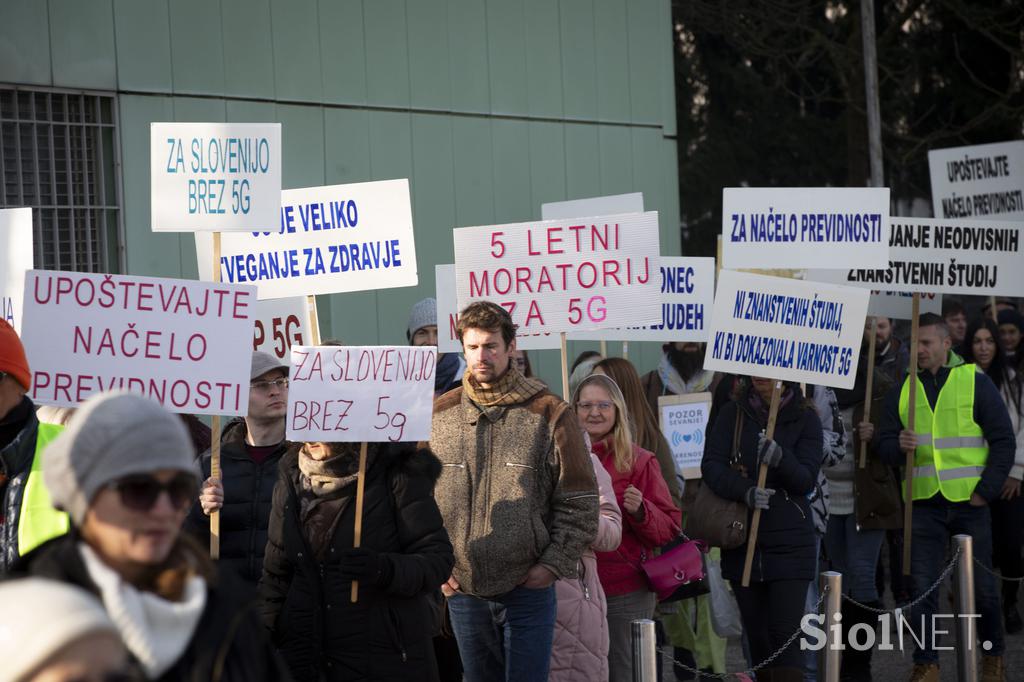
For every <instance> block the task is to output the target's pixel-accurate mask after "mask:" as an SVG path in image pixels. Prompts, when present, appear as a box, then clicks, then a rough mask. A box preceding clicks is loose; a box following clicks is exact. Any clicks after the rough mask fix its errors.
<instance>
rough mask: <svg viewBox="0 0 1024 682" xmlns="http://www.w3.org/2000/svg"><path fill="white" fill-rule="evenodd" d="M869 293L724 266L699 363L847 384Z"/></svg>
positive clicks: (853, 374)
mask: <svg viewBox="0 0 1024 682" xmlns="http://www.w3.org/2000/svg"><path fill="white" fill-rule="evenodd" d="M868 293H869V292H868V291H867V290H865V289H857V288H854V287H842V286H836V285H833V284H822V283H818V282H804V281H801V280H796V279H784V278H781V277H767V276H764V275H754V274H750V273H746V272H735V271H732V270H722V271H721V273H720V274H719V277H718V290H717V291H716V292H715V306H714V311H713V313H712V315H711V342H710V343H709V346H708V352H707V355H706V356H705V358H704V368H705V369H711V370H716V371H721V372H728V373H731V374H745V375H751V376H760V377H767V378H769V379H781V380H783V381H799V382H805V383H808V384H818V385H821V386H834V387H836V388H852V387H853V383H854V378H855V377H856V375H857V360H858V358H859V357H860V345H861V338H862V334H863V330H864V320H865V318H866V316H867V310H868Z"/></svg>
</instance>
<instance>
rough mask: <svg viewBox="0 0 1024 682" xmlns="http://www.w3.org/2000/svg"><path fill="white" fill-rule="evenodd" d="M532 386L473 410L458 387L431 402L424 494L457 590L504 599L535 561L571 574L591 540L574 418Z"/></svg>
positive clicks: (583, 456)
mask: <svg viewBox="0 0 1024 682" xmlns="http://www.w3.org/2000/svg"><path fill="white" fill-rule="evenodd" d="M527 381H532V380H527ZM536 384H537V388H536V392H535V393H534V394H533V395H531V396H530V397H529V398H528V399H526V400H525V401H523V402H519V403H516V404H512V405H495V406H491V407H478V406H477V405H476V404H474V403H473V402H472V401H471V400H470V399H469V397H468V396H467V395H466V394H465V389H464V388H457V389H455V390H454V391H449V392H448V393H446V394H444V395H443V396H441V397H440V398H438V399H437V400H436V401H435V402H434V417H433V426H432V430H431V437H430V443H429V449H431V450H432V451H433V452H434V453H435V454H436V455H437V457H438V459H440V460H441V466H442V470H441V477H440V479H438V481H437V485H436V486H435V488H434V497H435V498H436V499H437V505H438V507H440V509H441V515H442V516H443V517H444V525H445V528H446V529H447V530H448V535H449V537H450V538H451V541H452V546H453V547H454V548H455V569H454V571H453V575H454V577H455V579H456V580H457V581H458V583H459V585H460V591H462V592H464V593H466V594H472V595H475V596H479V597H493V596H497V595H500V594H505V593H506V592H509V591H510V590H512V589H513V588H515V587H516V586H517V585H519V583H520V582H522V580H523V578H524V577H525V576H526V574H527V572H528V571H529V570H530V569H531V568H532V567H533V566H535V565H537V564H543V565H544V566H546V567H548V568H549V569H550V570H551V571H553V572H554V573H555V575H557V576H558V577H559V578H575V577H576V575H577V570H578V566H579V560H580V556H581V555H582V554H583V552H584V551H585V550H586V548H587V547H589V546H590V545H591V543H592V542H593V541H594V536H595V535H596V534H597V518H598V506H599V501H598V495H597V482H596V480H595V479H594V470H593V468H592V467H591V466H590V460H589V459H588V457H587V449H586V446H585V445H584V444H583V436H582V433H581V431H580V426H579V422H578V420H577V419H576V415H575V414H573V411H572V410H571V409H570V408H569V406H568V404H566V403H565V401H563V400H562V399H561V398H558V397H557V396H555V395H552V394H551V393H550V392H548V390H547V389H546V388H545V387H544V386H543V384H540V383H539V382H536ZM421 447H424V448H426V447H428V445H427V444H422V445H421ZM659 477H660V473H659Z"/></svg>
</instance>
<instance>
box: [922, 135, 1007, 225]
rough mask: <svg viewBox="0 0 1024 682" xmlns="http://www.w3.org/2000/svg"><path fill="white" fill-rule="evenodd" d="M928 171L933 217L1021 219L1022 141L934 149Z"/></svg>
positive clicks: (929, 160)
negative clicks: (929, 174)
mask: <svg viewBox="0 0 1024 682" xmlns="http://www.w3.org/2000/svg"><path fill="white" fill-rule="evenodd" d="M928 170H929V171H930V173H931V181H932V211H933V212H934V215H935V217H936V218H941V219H944V220H962V219H967V220H1015V219H1018V218H1019V219H1024V140H1015V141H1013V142H996V143H995V144H981V145H975V146H971V147H951V148H949V149H933V150H931V151H930V152H928Z"/></svg>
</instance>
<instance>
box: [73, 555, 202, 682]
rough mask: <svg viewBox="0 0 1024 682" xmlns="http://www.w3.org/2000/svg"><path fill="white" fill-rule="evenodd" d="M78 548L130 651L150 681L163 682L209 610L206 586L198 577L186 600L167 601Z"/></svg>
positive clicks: (191, 581)
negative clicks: (201, 618) (205, 609)
mask: <svg viewBox="0 0 1024 682" xmlns="http://www.w3.org/2000/svg"><path fill="white" fill-rule="evenodd" d="M78 549H79V552H81V554H82V559H83V560H84V561H85V567H86V570H88V571H89V577H90V578H92V580H93V582H94V583H96V586H97V587H99V588H100V594H101V596H102V598H103V606H104V607H105V608H106V610H107V614H108V615H109V616H110V619H111V620H113V621H114V625H116V626H117V630H118V632H119V633H120V634H121V639H123V640H124V643H125V646H127V647H128V650H129V651H131V652H132V655H133V656H135V658H136V659H138V661H139V663H141V664H142V667H143V669H144V670H145V672H146V676H147V677H148V678H149V679H151V680H153V679H157V678H159V677H160V676H161V675H163V674H164V673H165V672H167V671H168V670H169V669H170V668H171V666H172V665H174V663H175V661H177V660H178V659H179V658H181V655H182V654H183V653H184V652H185V647H187V646H188V643H189V642H190V641H191V639H192V635H193V633H194V632H195V630H196V626H198V625H199V618H200V616H202V615H203V608H204V607H205V606H206V582H205V581H203V579H202V578H199V577H198V576H193V577H191V578H189V580H188V583H187V584H186V586H185V596H184V599H182V600H181V601H180V602H172V601H167V600H166V599H164V598H162V597H159V596H157V595H155V594H153V593H151V592H142V591H140V590H137V589H136V588H135V587H133V586H132V585H129V584H128V583H127V582H125V581H124V580H123V579H122V578H121V576H120V575H119V574H118V573H117V572H116V571H114V570H113V569H111V568H110V567H109V566H107V565H106V564H105V563H103V561H102V560H101V559H100V558H99V557H98V556H96V553H95V552H93V551H92V549H91V548H90V547H89V546H88V545H86V544H85V543H84V542H83V543H79V545H78Z"/></svg>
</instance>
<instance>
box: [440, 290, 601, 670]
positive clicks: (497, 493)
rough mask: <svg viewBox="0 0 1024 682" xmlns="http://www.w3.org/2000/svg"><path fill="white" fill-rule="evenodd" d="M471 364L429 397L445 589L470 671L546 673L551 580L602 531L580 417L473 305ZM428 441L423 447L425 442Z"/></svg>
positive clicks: (467, 320)
mask: <svg viewBox="0 0 1024 682" xmlns="http://www.w3.org/2000/svg"><path fill="white" fill-rule="evenodd" d="M457 333H458V336H459V339H460V340H461V341H462V345H463V349H464V351H465V355H466V363H467V365H468V369H467V371H466V374H465V376H464V377H463V379H462V386H461V388H456V389H454V390H452V391H449V392H448V393H446V394H444V395H443V396H441V397H440V398H438V399H437V401H436V402H435V404H434V422H433V430H432V433H431V438H430V444H429V447H430V448H431V450H432V451H433V452H434V454H435V455H436V456H437V457H438V459H440V460H441V464H442V472H441V478H440V480H438V482H437V485H436V487H435V490H434V496H435V498H436V499H437V504H438V506H439V507H440V509H441V514H442V516H443V517H444V523H445V528H446V529H447V530H448V535H449V537H450V538H451V542H452V546H453V547H454V548H455V568H454V570H453V572H452V576H451V578H449V580H448V582H447V583H446V584H445V585H444V586H443V590H444V592H445V595H446V596H447V597H448V606H449V611H450V613H451V620H452V627H453V629H454V631H455V637H456V639H457V640H458V643H459V651H460V653H461V655H462V662H463V666H464V667H465V675H466V677H465V679H466V680H467V681H468V682H474V681H476V680H487V681H490V680H506V679H507V680H546V679H547V677H548V668H549V664H550V657H551V640H552V636H553V628H554V622H555V609H556V604H555V590H554V582H555V581H556V580H558V579H559V578H575V577H576V576H577V570H578V565H579V559H580V555H581V554H582V552H583V551H584V550H585V549H586V548H587V547H589V546H590V544H591V543H592V542H593V540H594V537H595V535H596V533H597V521H598V504H599V501H598V494H597V482H596V479H595V477H594V470H593V467H592V464H591V462H590V458H589V456H588V453H587V450H586V446H585V445H584V443H583V435H582V431H581V430H580V427H579V424H578V423H577V420H576V415H575V414H573V411H572V410H571V409H569V405H568V404H566V403H565V401H563V400H561V399H559V398H558V397H557V396H554V395H552V394H551V393H549V392H548V390H547V388H546V387H545V386H544V384H543V383H541V382H540V381H538V380H536V379H528V378H526V377H524V376H523V375H522V374H521V373H520V372H519V371H518V370H517V369H516V368H515V366H514V365H513V364H511V363H510V362H509V356H510V354H511V352H512V351H513V350H515V326H514V325H513V324H512V318H511V317H510V316H509V314H508V313H507V312H506V311H505V309H504V308H502V307H501V306H499V305H496V304H494V303H490V302H477V303H472V304H470V305H469V306H467V307H466V309H465V310H463V311H462V313H461V315H460V318H459V324H458V328H457ZM424 447H426V445H424Z"/></svg>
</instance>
